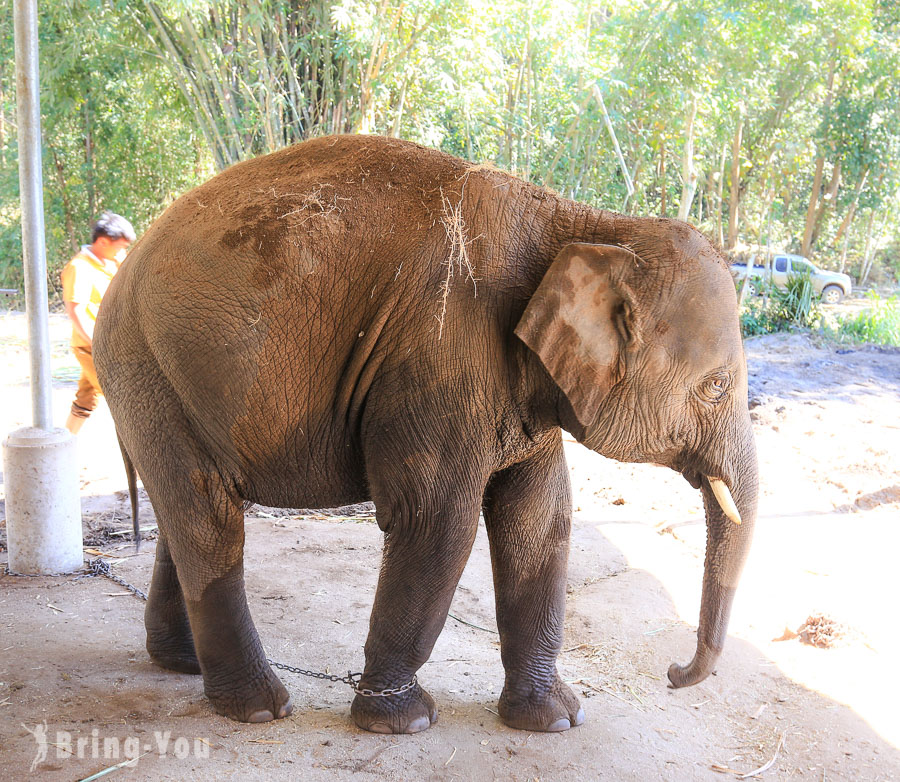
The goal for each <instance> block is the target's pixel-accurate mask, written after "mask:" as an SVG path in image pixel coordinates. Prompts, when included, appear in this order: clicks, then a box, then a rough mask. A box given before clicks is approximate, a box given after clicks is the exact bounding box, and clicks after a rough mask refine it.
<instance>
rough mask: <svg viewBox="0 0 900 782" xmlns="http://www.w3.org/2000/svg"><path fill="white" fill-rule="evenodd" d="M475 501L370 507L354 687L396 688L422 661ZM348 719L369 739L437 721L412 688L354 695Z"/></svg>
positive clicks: (425, 698)
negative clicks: (378, 534)
mask: <svg viewBox="0 0 900 782" xmlns="http://www.w3.org/2000/svg"><path fill="white" fill-rule="evenodd" d="M447 481H448V483H449V482H450V481H449V476H447ZM402 485H405V486H416V485H423V484H422V483H419V482H415V483H406V482H404V483H403V484H402ZM424 485H431V486H434V482H433V480H429V481H428V482H426V483H425V484H424ZM479 495H480V490H478V491H474V492H472V493H471V496H470V497H469V498H466V499H460V498H454V497H449V498H445V499H443V501H440V500H434V499H431V500H425V499H421V498H415V497H404V498H394V499H387V498H385V499H381V498H379V499H377V500H376V506H377V508H378V515H379V519H378V521H379V525H380V526H381V527H382V529H384V530H386V535H385V543H384V554H383V561H382V566H381V574H380V576H379V580H378V589H377V592H376V595H375V604H374V606H373V608H372V618H371V621H370V623H369V637H368V640H367V641H366V648H365V651H366V665H365V672H364V673H363V676H362V680H361V681H360V685H359V686H360V688H367V689H369V690H372V691H375V692H378V691H382V690H386V689H392V688H399V687H402V686H403V685H404V684H407V683H408V682H410V681H411V680H412V678H413V676H414V675H415V673H416V671H418V670H419V668H420V667H421V666H422V665H423V664H424V663H425V662H426V661H427V660H428V657H429V655H430V654H431V650H432V648H433V647H434V643H435V641H436V640H437V637H438V635H439V634H440V632H441V629H442V628H443V626H444V622H445V621H446V619H447V613H448V611H449V610H450V603H451V601H452V600H453V594H454V591H455V589H456V585H457V583H458V582H459V578H460V576H461V575H462V571H463V568H464V567H465V564H466V560H467V559H468V556H469V552H470V551H471V549H472V544H473V542H474V540H475V532H476V529H477V526H478V512H479V504H480V496H479ZM376 496H377V495H376ZM382 496H383V495H382ZM350 713H351V715H352V716H353V720H354V722H355V723H356V724H357V725H358V726H359V727H360V728H363V729H365V730H370V731H374V732H376V733H418V732H419V731H422V730H425V729H426V728H429V727H430V726H431V725H432V724H433V723H434V722H435V721H436V720H437V708H436V707H435V704H434V700H433V699H432V697H431V696H430V695H429V694H428V693H427V692H426V691H425V690H424V689H423V688H422V687H421V686H419V685H418V684H416V685H414V686H413V687H412V688H411V689H409V690H407V691H406V692H403V693H400V694H396V695H388V696H381V697H379V696H375V697H373V696H365V695H362V694H357V695H356V697H355V698H354V699H353V704H352V706H351V710H350Z"/></svg>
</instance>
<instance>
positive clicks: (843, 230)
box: [833, 166, 869, 272]
mask: <svg viewBox="0 0 900 782" xmlns="http://www.w3.org/2000/svg"><path fill="white" fill-rule="evenodd" d="M868 176H869V168H868V166H867V167H866V169H865V170H864V171H863V175H862V176H861V177H860V178H859V181H858V182H857V183H856V189H855V190H854V192H853V203H851V204H850V208H849V209H848V210H847V214H846V215H844V219H843V220H842V221H841V224H840V227H839V228H838V230H837V233H836V234H835V235H834V241H833V244H834V245H837V243H838V242H839V241H840V239H841V236H843V237H844V244H843V245H842V246H841V272H843V271H844V269H845V268H846V264H847V243H848V240H849V239H850V226H851V225H852V224H853V218H854V217H855V216H856V207H857V206H858V205H859V194H860V193H861V192H862V189H863V188H864V187H865V186H866V179H867V178H868Z"/></svg>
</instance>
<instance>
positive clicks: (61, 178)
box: [50, 147, 79, 252]
mask: <svg viewBox="0 0 900 782" xmlns="http://www.w3.org/2000/svg"><path fill="white" fill-rule="evenodd" d="M50 152H51V154H52V155H53V167H54V169H55V170H56V183H57V184H58V185H59V192H60V195H61V196H62V202H63V218H64V219H65V222H66V234H67V235H68V237H69V244H70V245H71V247H72V252H76V251H77V250H78V247H79V244H78V236H77V234H76V233H75V220H74V219H73V217H72V203H71V202H70V201H69V193H68V191H67V190H66V175H65V172H64V171H63V164H62V161H61V160H60V159H59V155H58V154H57V152H56V149H55V148H53V147H51V148H50Z"/></svg>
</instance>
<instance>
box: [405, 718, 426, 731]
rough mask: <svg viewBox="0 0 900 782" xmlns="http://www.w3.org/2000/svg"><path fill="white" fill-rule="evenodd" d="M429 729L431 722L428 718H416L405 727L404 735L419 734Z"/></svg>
mask: <svg viewBox="0 0 900 782" xmlns="http://www.w3.org/2000/svg"><path fill="white" fill-rule="evenodd" d="M430 727H431V720H430V719H428V717H416V718H415V719H414V720H413V721H412V722H410V723H409V725H407V726H406V730H405V731H404V733H419V732H421V731H423V730H426V729H427V728H430Z"/></svg>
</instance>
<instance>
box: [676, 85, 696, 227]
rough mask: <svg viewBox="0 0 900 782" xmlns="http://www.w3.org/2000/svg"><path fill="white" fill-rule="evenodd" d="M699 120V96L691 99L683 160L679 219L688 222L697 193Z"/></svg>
mask: <svg viewBox="0 0 900 782" xmlns="http://www.w3.org/2000/svg"><path fill="white" fill-rule="evenodd" d="M696 118H697V96H696V95H694V96H692V98H691V105H690V107H689V108H688V114H687V120H686V125H685V131H684V155H683V157H682V159H681V179H682V186H681V201H680V202H679V204H678V219H679V220H687V218H688V215H689V214H690V212H691V204H692V203H693V201H694V194H695V193H696V192H697V169H696V167H695V166H694V120H695V119H696Z"/></svg>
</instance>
